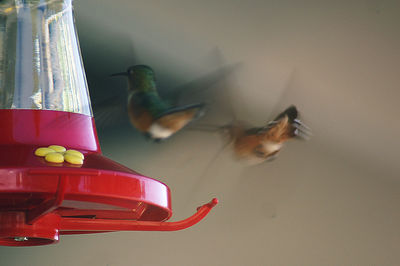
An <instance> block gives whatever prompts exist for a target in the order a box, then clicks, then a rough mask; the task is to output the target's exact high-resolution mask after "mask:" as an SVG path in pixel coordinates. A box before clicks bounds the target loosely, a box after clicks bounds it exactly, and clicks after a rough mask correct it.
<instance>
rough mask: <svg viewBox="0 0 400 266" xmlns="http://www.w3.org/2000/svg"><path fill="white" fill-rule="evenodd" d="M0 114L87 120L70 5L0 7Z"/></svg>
mask: <svg viewBox="0 0 400 266" xmlns="http://www.w3.org/2000/svg"><path fill="white" fill-rule="evenodd" d="M0 109H41V110H58V111H67V112H75V113H80V114H86V115H91V113H92V112H91V107H90V100H89V94H88V89H87V83H86V78H85V74H84V71H83V64H82V61H81V56H80V50H79V43H78V40H77V36H76V34H75V28H74V18H73V11H72V1H71V0H3V1H1V2H0Z"/></svg>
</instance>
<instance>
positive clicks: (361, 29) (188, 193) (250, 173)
mask: <svg viewBox="0 0 400 266" xmlns="http://www.w3.org/2000/svg"><path fill="white" fill-rule="evenodd" d="M399 12H400V3H399V2H398V1H374V0H366V1H361V0H359V1H288V0H283V1H257V0H251V1H238V0H218V1H211V0H205V1H183V0H166V1H156V0H151V1H149V0H146V1H144V0H143V1H142V0H139V1H128V0H114V1H105V0H96V1H95V0H85V1H79V0H77V1H75V14H76V22H77V28H78V33H79V38H80V42H81V49H82V54H83V60H84V64H85V68H86V72H87V77H88V82H89V86H90V90H91V95H92V100H93V102H94V104H93V105H94V107H95V108H96V105H95V104H96V99H100V98H107V97H108V95H111V94H113V93H123V89H124V86H125V83H124V82H123V81H121V80H114V79H113V80H111V79H109V78H108V75H109V74H111V73H115V72H120V71H123V70H125V69H126V68H127V67H128V66H129V65H133V64H137V63H145V64H149V65H151V66H152V67H153V68H154V69H155V71H156V73H157V75H158V81H159V85H160V86H159V87H160V90H166V91H167V90H169V89H172V88H174V87H176V86H178V85H181V84H185V83H187V82H190V81H191V80H194V79H196V78H198V77H202V76H204V75H206V74H207V73H209V72H212V71H214V70H215V69H218V67H220V66H221V65H223V64H233V63H237V62H241V63H242V66H241V68H240V69H238V70H237V71H236V72H234V73H232V74H231V75H229V77H228V78H226V79H223V80H221V81H220V82H219V83H217V84H215V86H214V87H213V88H211V91H218V93H217V94H218V97H219V98H218V99H219V100H218V101H216V103H215V104H214V105H213V106H212V108H211V110H210V113H209V114H208V116H206V117H205V118H204V122H210V121H212V122H217V123H220V122H221V123H223V122H224V123H226V122H229V117H227V116H225V117H224V116H223V115H221V113H222V111H221V110H226V106H227V102H230V103H231V104H232V106H233V108H234V112H235V114H236V115H237V116H238V118H239V119H244V120H247V121H249V123H253V124H254V125H261V124H262V123H264V122H266V121H267V120H268V119H270V118H272V116H273V115H274V114H273V113H274V112H276V111H277V110H278V111H279V109H283V108H285V107H286V106H287V105H289V104H292V103H293V104H296V105H297V107H298V108H299V110H300V111H301V113H302V117H303V119H304V121H305V122H306V123H307V124H308V125H309V126H310V127H311V128H312V129H313V132H314V136H313V138H312V139H311V140H310V141H308V142H292V143H289V144H288V145H287V146H286V147H285V148H284V150H282V152H281V154H280V157H279V158H278V159H277V160H275V161H273V162H271V163H265V164H261V165H258V166H253V167H245V166H243V165H241V164H239V163H237V162H236V161H235V160H233V159H232V156H231V153H230V150H229V149H226V150H224V151H223V152H221V154H220V155H219V156H217V157H216V158H214V157H215V154H216V153H217V152H218V151H219V150H220V148H221V147H222V145H223V141H222V140H221V138H220V136H218V135H217V134H211V133H205V132H198V131H192V130H185V131H182V132H180V133H179V134H177V135H176V136H174V137H173V138H171V139H169V140H167V141H165V142H163V143H160V144H155V143H150V142H146V141H145V139H144V138H143V137H142V136H140V135H139V134H138V133H137V132H136V131H135V130H134V129H133V128H131V127H130V126H129V125H128V124H122V125H118V126H115V127H111V128H105V129H102V130H99V135H100V141H101V144H102V149H103V152H104V154H106V155H107V156H109V157H111V158H112V159H114V160H117V161H118V162H121V163H122V164H124V165H126V166H128V167H130V168H132V169H135V170H137V171H138V172H140V173H142V174H144V175H147V176H150V177H154V178H157V179H159V180H161V181H163V182H165V183H167V184H168V185H169V187H170V188H171V190H172V203H173V210H174V215H173V216H172V220H178V219H181V218H184V217H187V216H188V215H191V214H192V213H193V212H194V211H195V208H196V207H197V206H199V205H201V204H203V203H205V202H207V201H209V200H210V199H211V198H212V197H214V196H217V197H218V198H219V199H220V204H219V205H218V206H217V207H216V208H215V209H214V210H213V211H212V213H210V215H209V216H208V217H207V218H206V219H205V220H204V221H202V222H201V223H199V224H198V225H196V226H194V227H192V228H190V229H187V230H184V231H180V232H171V233H160V232H121V233H111V234H98V235H89V236H63V237H62V238H61V241H60V243H59V244H57V245H53V246H43V247H31V248H8V247H1V248H0V265H18V266H20V265H110V266H111V265H113V266H114V265H398V264H399V261H400V253H399V246H400V229H399V225H400V212H399V206H400V178H399V174H398V173H399V170H400V164H399V163H398V162H399V159H398V158H399V156H398V151H399V150H400V142H399V140H398V136H399V135H400V123H399V119H398V116H399V114H400V107H399V104H398V101H399V99H400V88H399V84H400V65H399V62H400V31H399V25H400V17H399ZM215 51H218V52H217V53H216V52H215ZM224 96H226V98H225V97H224ZM221 99H222V100H221Z"/></svg>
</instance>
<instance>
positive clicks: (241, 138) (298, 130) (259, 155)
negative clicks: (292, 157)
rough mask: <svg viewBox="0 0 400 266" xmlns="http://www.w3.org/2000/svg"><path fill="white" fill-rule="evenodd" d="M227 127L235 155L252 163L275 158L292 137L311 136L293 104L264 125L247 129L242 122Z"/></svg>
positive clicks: (304, 137)
mask: <svg viewBox="0 0 400 266" xmlns="http://www.w3.org/2000/svg"><path fill="white" fill-rule="evenodd" d="M225 128H226V129H227V130H228V133H229V135H230V137H231V140H232V142H233V147H234V151H235V155H236V156H237V157H238V158H239V159H245V160H247V161H248V162H250V163H252V164H254V163H261V162H264V161H268V160H272V159H274V158H275V157H276V155H277V154H278V153H279V151H280V150H281V148H282V146H283V144H284V143H285V142H286V141H288V140H290V139H293V138H302V139H309V137H310V136H311V129H310V128H309V127H307V126H306V125H304V124H303V123H302V122H301V121H300V120H299V119H298V111H297V109H296V107H295V106H293V105H292V106H290V107H289V108H287V109H286V110H285V111H283V112H282V113H281V114H279V115H278V116H277V117H276V118H275V119H274V120H273V121H270V122H269V123H268V124H267V125H266V126H264V127H254V128H250V129H245V128H244V127H243V126H242V125H240V124H233V125H229V126H226V127H225Z"/></svg>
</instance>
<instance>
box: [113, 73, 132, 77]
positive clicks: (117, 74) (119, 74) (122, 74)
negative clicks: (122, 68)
mask: <svg viewBox="0 0 400 266" xmlns="http://www.w3.org/2000/svg"><path fill="white" fill-rule="evenodd" d="M115 76H128V72H120V73H115V74H111V75H110V77H115Z"/></svg>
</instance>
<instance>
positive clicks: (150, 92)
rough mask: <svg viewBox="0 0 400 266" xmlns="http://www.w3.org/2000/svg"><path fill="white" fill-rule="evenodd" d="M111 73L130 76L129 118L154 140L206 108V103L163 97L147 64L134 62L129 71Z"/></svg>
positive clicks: (179, 126)
mask: <svg viewBox="0 0 400 266" xmlns="http://www.w3.org/2000/svg"><path fill="white" fill-rule="evenodd" d="M111 76H126V77H127V79H128V97H127V110H126V111H127V113H128V115H129V120H130V122H131V124H132V125H133V126H134V127H135V128H136V129H137V130H138V131H140V132H142V133H144V134H145V135H146V136H147V137H149V138H150V139H152V140H156V141H159V140H163V139H166V138H169V137H170V136H172V135H173V134H175V133H176V132H178V131H180V130H181V129H182V128H184V127H185V126H186V125H187V124H189V123H190V122H191V121H193V120H195V119H197V118H199V117H201V116H202V115H203V114H204V112H205V104H204V103H195V104H190V105H184V106H174V105H172V104H171V103H169V102H167V101H166V100H164V99H162V98H161V97H160V95H159V93H158V90H157V85H156V78H155V73H154V71H153V69H152V68H151V67H149V66H147V65H134V66H131V67H129V68H128V69H127V71H126V72H121V73H115V74H112V75H111ZM119 106H120V104H119ZM117 108H118V106H117Z"/></svg>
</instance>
